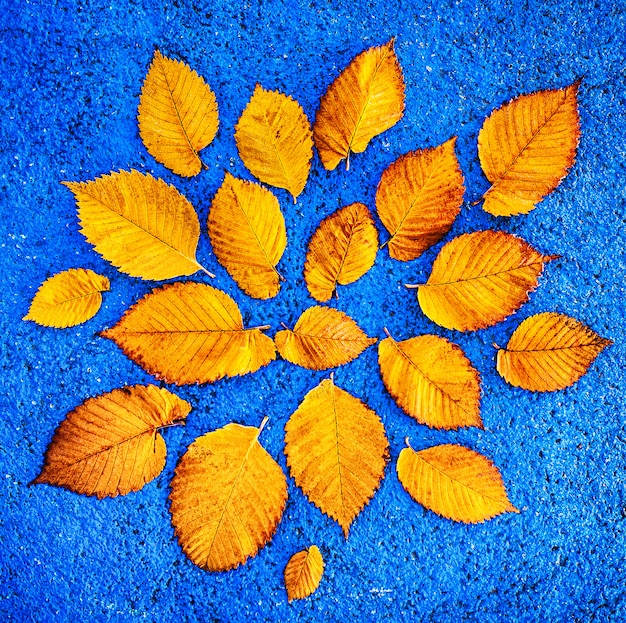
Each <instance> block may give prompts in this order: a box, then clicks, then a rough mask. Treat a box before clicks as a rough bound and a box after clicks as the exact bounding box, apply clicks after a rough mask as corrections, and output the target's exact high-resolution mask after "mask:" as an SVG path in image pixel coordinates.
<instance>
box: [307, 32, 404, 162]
mask: <svg viewBox="0 0 626 623" xmlns="http://www.w3.org/2000/svg"><path fill="white" fill-rule="evenodd" d="M403 114H404V78H403V77H402V69H401V68H400V64H399V63H398V57H397V56H396V53H395V52H394V49H393V39H392V40H391V41H389V42H388V43H387V44H385V45H381V46H380V47H374V48H370V49H368V50H365V51H364V52H361V54H359V55H358V56H357V57H356V58H354V59H353V60H352V62H351V63H350V64H349V65H348V66H347V67H346V69H344V70H343V72H342V73H341V74H340V75H339V76H338V77H337V78H336V79H335V81H334V82H333V83H332V84H331V85H330V87H328V90H327V91H326V93H325V94H324V96H323V97H322V100H321V102H320V107H319V109H318V111H317V115H316V117H315V124H314V125H313V139H314V140H315V146H316V147H317V151H318V152H319V156H320V159H321V161H322V164H323V165H324V168H326V169H328V170H329V171H332V170H333V169H334V168H335V167H336V166H337V165H338V164H339V162H340V161H341V160H343V159H344V158H345V159H346V168H349V166H350V153H354V154H358V153H361V152H363V151H365V148H366V147H367V145H368V144H369V142H370V141H371V140H372V139H373V138H374V137H375V136H377V135H378V134H381V133H382V132H384V131H385V130H388V129H389V128H391V127H392V126H394V125H395V124H396V123H397V122H398V121H399V120H400V119H401V118H402V115H403Z"/></svg>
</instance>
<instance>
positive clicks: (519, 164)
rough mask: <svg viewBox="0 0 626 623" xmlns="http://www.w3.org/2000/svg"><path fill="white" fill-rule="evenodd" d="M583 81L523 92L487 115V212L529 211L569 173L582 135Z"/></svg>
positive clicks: (481, 139)
mask: <svg viewBox="0 0 626 623" xmlns="http://www.w3.org/2000/svg"><path fill="white" fill-rule="evenodd" d="M579 85H580V82H575V83H574V84H572V85H570V86H568V87H566V88H564V89H554V90H549V91H538V92H536V93H532V94H530V95H522V96H521V97H518V98H516V99H514V100H512V101H511V102H509V103H508V104H505V105H504V106H502V107H501V108H499V109H498V110H496V111H494V112H493V113H491V115H490V116H489V117H488V118H487V119H486V120H485V123H484V124H483V127H482V128H481V130H480V133H479V135H478V156H479V158H480V164H481V166H482V169H483V171H484V173H485V176H486V177H487V179H488V180H489V181H490V182H491V187H490V188H489V190H487V192H486V193H485V194H484V196H483V198H484V200H485V203H484V204H483V208H484V210H485V211H486V212H489V213H490V214H494V215H496V216H511V215H513V214H526V213H527V212H530V211H531V210H532V209H533V208H535V207H536V205H537V204H538V203H539V202H540V201H541V200H542V199H543V198H544V197H545V196H546V195H548V194H550V193H551V192H552V191H553V190H554V189H555V188H556V187H557V186H558V185H559V184H560V183H561V180H562V179H563V178H564V177H565V176H566V175H567V172H568V171H569V169H570V168H571V166H572V165H573V164H574V158H575V156H576V148H577V147H578V141H579V139H580V119H579V116H578V108H577V100H576V95H577V93H578V87H579Z"/></svg>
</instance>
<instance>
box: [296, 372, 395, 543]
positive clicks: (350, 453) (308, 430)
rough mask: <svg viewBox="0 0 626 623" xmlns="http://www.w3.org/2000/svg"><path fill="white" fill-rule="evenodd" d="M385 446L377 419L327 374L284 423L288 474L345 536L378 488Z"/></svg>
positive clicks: (385, 439) (385, 457)
mask: <svg viewBox="0 0 626 623" xmlns="http://www.w3.org/2000/svg"><path fill="white" fill-rule="evenodd" d="M388 446H389V444H388V442H387V437H386V436H385V429H384V427H383V424H382V422H381V421H380V418H379V417H378V415H377V414H376V413H375V412H374V411H372V410H371V409H370V408H368V407H367V406H366V405H365V404H363V403H362V402H361V401H360V400H359V399H358V398H355V397H354V396H352V395H351V394H349V393H348V392H346V391H344V390H343V389H341V388H339V387H337V386H336V385H335V383H334V382H333V378H332V376H331V378H330V379H326V380H324V381H322V382H321V383H320V384H319V385H318V386H317V387H316V388H315V389H312V390H311V391H310V392H309V393H308V394H307V395H306V396H305V397H304V400H303V401H302V403H301V404H300V406H299V407H298V408H297V409H296V411H295V412H294V413H293V414H292V415H291V417H290V418H289V420H288V422H287V424H286V425H285V454H286V456H287V465H288V466H289V470H290V473H291V476H292V477H293V479H294V480H295V482H296V485H298V487H300V489H302V491H303V492H304V494H305V495H306V496H307V498H308V499H309V500H310V501H311V502H313V504H315V506H317V507H318V508H319V509H320V510H321V511H322V512H323V513H325V514H326V515H328V516H329V517H331V518H332V519H334V520H335V521H336V522H337V523H338V524H339V525H340V526H341V528H342V530H343V533H344V535H345V537H346V538H347V537H348V531H349V530H350V525H351V524H352V522H353V521H354V519H355V517H356V516H357V515H358V514H359V513H360V512H361V510H362V509H363V507H364V506H365V504H367V503H368V502H369V500H370V499H371V498H372V497H373V495H374V493H375V491H376V489H377V488H378V486H379V485H380V481H381V480H382V478H383V475H384V470H385V465H386V463H387V460H388Z"/></svg>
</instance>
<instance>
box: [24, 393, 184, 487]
mask: <svg viewBox="0 0 626 623" xmlns="http://www.w3.org/2000/svg"><path fill="white" fill-rule="evenodd" d="M190 410H191V406H190V405H189V403H188V402H186V401H185V400H182V399H181V398H179V397H178V396H176V395H175V394H172V393H170V392H168V391H167V390H166V389H162V388H159V387H156V386H154V385H147V386H141V385H135V386H134V387H124V388H122V389H114V390H113V391H112V392H109V393H107V394H102V395H101V396H97V397H95V398H89V399H88V400H86V401H85V402H84V403H83V404H81V405H79V406H78V407H76V409H74V410H73V411H70V413H68V414H67V416H66V417H65V419H64V420H63V421H62V422H61V424H60V425H59V427H58V428H57V430H56V432H55V433H54V437H53V439H52V441H51V442H50V445H49V446H48V450H47V451H46V458H45V464H44V466H43V469H42V470H41V473H40V474H39V476H37V478H35V480H34V481H33V484H39V483H45V484H50V485H56V486H57V487H64V488H66V489H70V490H71V491H74V492H76V493H83V494H85V495H95V496H97V497H98V498H103V497H115V496H117V495H126V494H127V493H129V492H130V491H138V490H139V489H141V488H142V487H143V486H144V485H145V484H146V483H148V482H150V481H151V480H153V479H154V478H156V477H157V476H158V475H159V474H160V473H161V471H162V470H163V467H164V466H165V455H166V449H165V441H163V437H161V435H160V434H159V432H158V431H159V429H160V428H162V427H163V426H168V425H170V424H172V423H174V422H175V421H177V420H184V419H185V418H186V417H187V414H188V413H189V411H190Z"/></svg>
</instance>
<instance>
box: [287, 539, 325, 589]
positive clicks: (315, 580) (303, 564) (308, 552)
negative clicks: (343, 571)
mask: <svg viewBox="0 0 626 623" xmlns="http://www.w3.org/2000/svg"><path fill="white" fill-rule="evenodd" d="M323 573H324V560H323V559H322V554H321V552H320V550H319V548H318V547H317V545H311V547H309V549H305V550H302V551H301V552H296V553H295V554H294V555H293V556H292V557H291V558H290V559H289V562H288V563H287V565H286V567H285V572H284V577H285V588H286V589H287V598H288V599H289V601H293V600H294V599H304V598H305V597H308V596H309V595H311V594H312V593H314V592H315V591H316V590H317V587H318V586H319V584H320V580H321V579H322V574H323Z"/></svg>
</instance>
